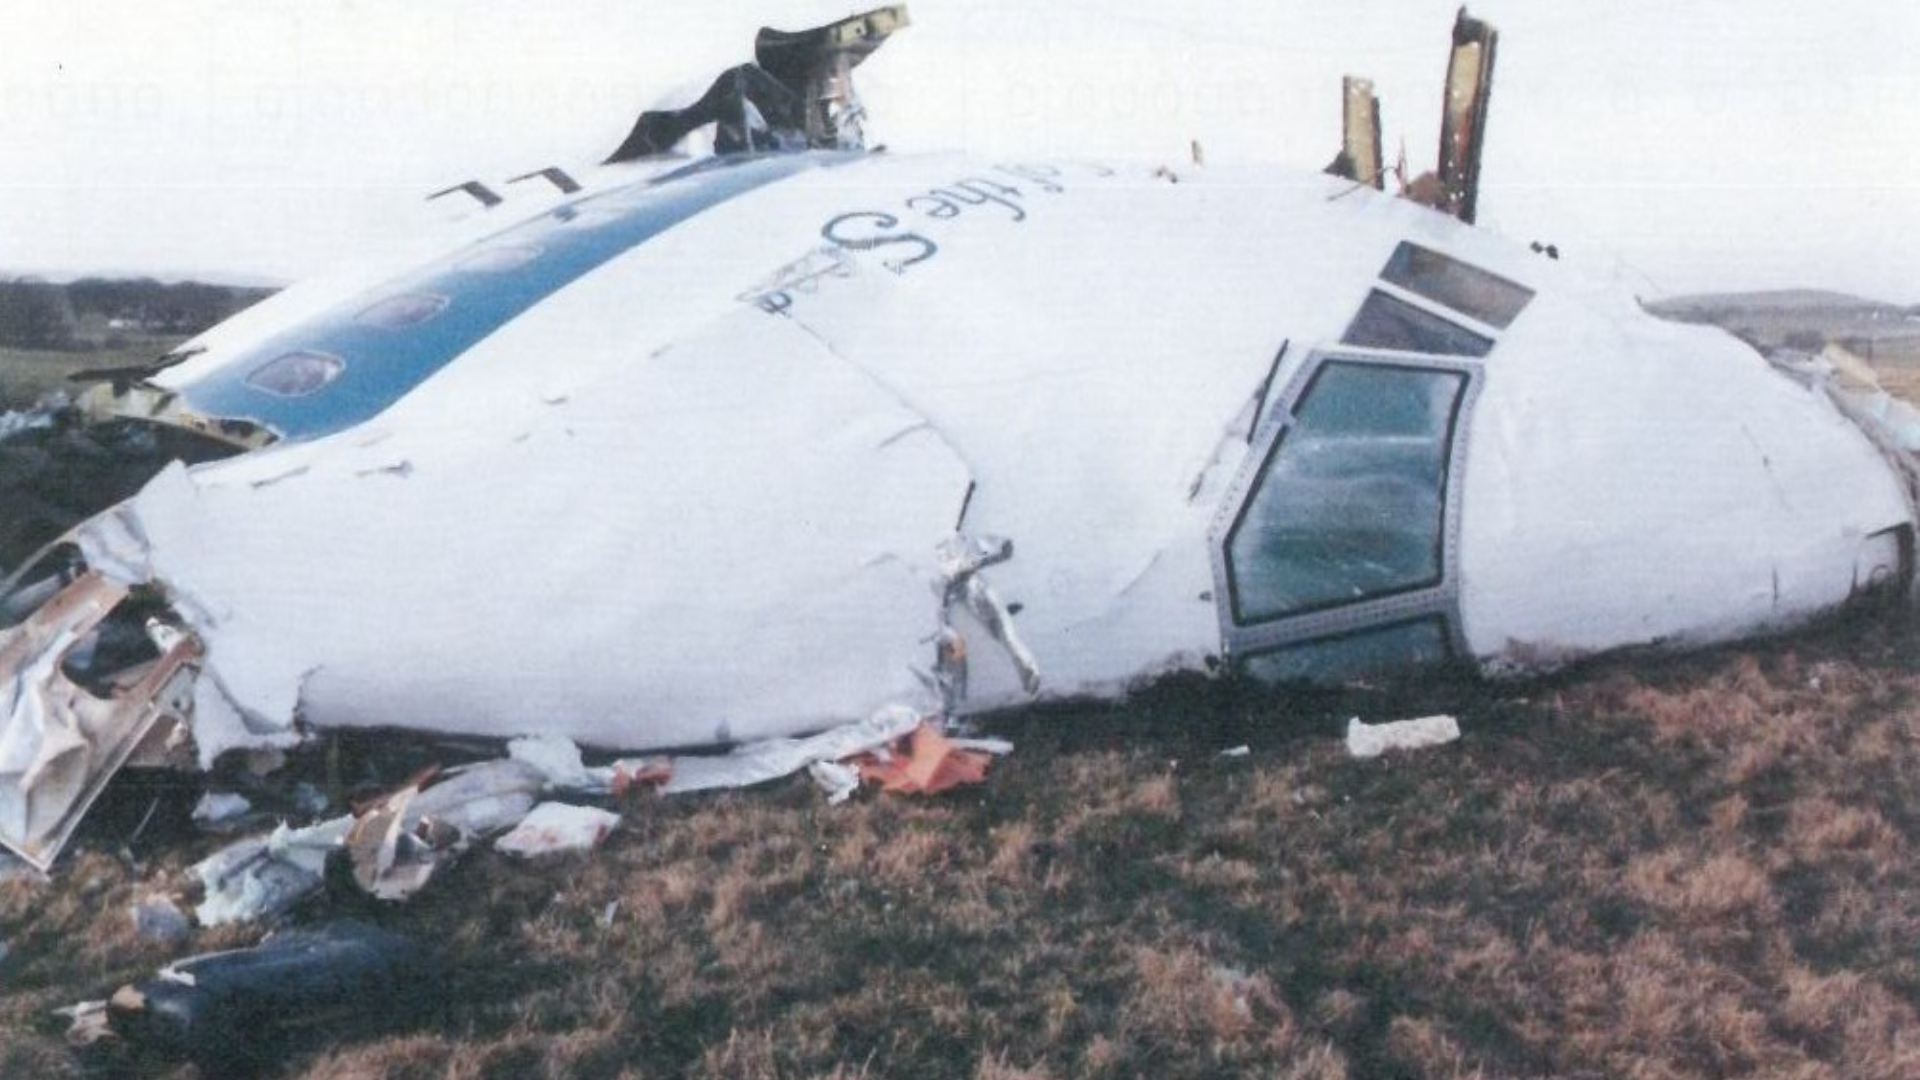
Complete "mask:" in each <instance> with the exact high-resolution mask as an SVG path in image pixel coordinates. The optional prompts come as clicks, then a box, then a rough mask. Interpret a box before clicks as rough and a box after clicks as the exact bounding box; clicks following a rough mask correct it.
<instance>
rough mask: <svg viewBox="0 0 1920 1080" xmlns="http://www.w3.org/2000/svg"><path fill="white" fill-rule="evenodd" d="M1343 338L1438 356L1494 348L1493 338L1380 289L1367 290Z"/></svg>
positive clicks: (1353, 342) (1362, 344) (1479, 353)
mask: <svg viewBox="0 0 1920 1080" xmlns="http://www.w3.org/2000/svg"><path fill="white" fill-rule="evenodd" d="M1340 340H1341V341H1342V342H1344V343H1346V344H1348V345H1358V346H1360V347H1362V348H1367V349H1393V350H1395V351H1397V352H1418V353H1433V354H1435V355H1438V356H1476V357H1477V356H1485V355H1487V354H1488V353H1489V352H1492V351H1493V339H1491V338H1487V337H1482V336H1481V335H1479V334H1476V333H1474V332H1473V331H1471V330H1468V329H1467V328H1466V327H1463V326H1455V325H1454V324H1453V323H1450V322H1448V321H1447V320H1445V319H1443V318H1441V317H1440V316H1438V315H1434V314H1431V313H1430V312H1426V311H1422V310H1421V309H1419V308H1417V307H1414V306H1413V305H1412V304H1409V303H1407V302H1406V301H1405V300H1401V299H1399V298H1397V297H1393V296H1388V295H1387V294H1386V293H1383V292H1381V291H1380V290H1378V289H1374V290H1372V291H1371V292H1369V293H1368V294H1367V300H1366V303H1364V304H1361V305H1360V314H1358V315H1355V316H1354V317H1353V322H1352V324H1351V325H1349V326H1348V327H1347V332H1346V334H1345V335H1343V336H1342V337H1341V339H1340Z"/></svg>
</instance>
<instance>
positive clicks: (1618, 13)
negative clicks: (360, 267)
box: [0, 0, 1920, 303]
mask: <svg viewBox="0 0 1920 1080" xmlns="http://www.w3.org/2000/svg"><path fill="white" fill-rule="evenodd" d="M910 6H911V11H912V17H913V22H914V25H913V26H912V27H911V28H909V29H908V30H906V31H904V32H903V33H901V34H900V35H898V36H897V37H896V38H895V39H894V40H893V41H892V42H890V43H889V44H888V45H887V47H886V48H885V49H884V50H882V51H881V52H880V53H879V54H877V55H876V56H875V57H874V58H873V59H872V60H871V61H869V63H868V64H867V65H866V66H865V67H863V68H862V69H861V75H862V76H864V77H863V78H862V79H861V80H860V87H861V92H862V95H863V97H864V98H865V100H866V102H867V105H868V107H869V110H870V111H871V112H872V113H873V115H874V118H875V119H874V122H873V124H872V127H871V130H872V131H873V132H874V133H875V134H876V136H877V137H878V138H880V139H883V140H884V141H886V142H887V143H888V144H890V145H891V146H892V147H893V148H894V149H895V150H898V151H908V150H915V149H944V148H952V147H956V146H959V147H965V148H972V149H978V150H982V151H987V152H993V153H1005V154H1015V153H1017V154H1021V155H1027V156H1036V155H1051V156H1101V157H1107V158H1114V157H1121V158H1140V159H1148V160H1156V161H1168V162H1174V163H1178V162H1180V161H1183V160H1184V159H1185V157H1186V154H1187V145H1188V141H1189V140H1190V139H1198V140H1200V142H1201V143H1202V145H1203V146H1204V147H1205V149H1206V154H1207V158H1208V161H1209V162H1211V163H1223V162H1238V161H1251V160H1269V161H1279V162H1284V163H1289V164H1293V165H1298V166H1301V167H1305V168H1319V167H1320V166H1322V165H1324V164H1325V163H1326V162H1327V160H1328V159H1330V158H1331V157H1332V156H1333V152H1334V150H1335V149H1336V148H1337V146H1338V134H1339V111H1340V102H1339V77H1340V75H1341V74H1343V73H1355V74H1365V75H1369V76H1371V77H1372V78H1373V79H1374V80H1375V83H1376V86H1377V88H1378V90H1379V92H1380V94H1381V96H1382V99H1383V128H1384V133H1385V137H1386V143H1387V147H1388V155H1389V157H1390V158H1391V157H1392V156H1393V155H1394V154H1395V153H1396V152H1397V148H1398V147H1399V146H1400V144H1401V142H1402V141H1404V143H1405V146H1406V152H1407V156H1408V159H1409V162H1410V164H1411V165H1413V166H1414V167H1415V168H1417V169H1425V168H1431V167H1432V165H1433V159H1434V156H1435V147H1436V144H1437V142H1438V134H1439V104H1440V84H1441V79H1442V75H1443V74H1444V71H1445V66H1446V43H1447V32H1448V30H1449V28H1450V26H1451V24H1452V18H1453V11H1454V7H1455V6H1456V5H1455V3H1454V0H1259V2H1254V0H1227V2H1226V3H1225V4H1222V5H1219V6H1218V7H1216V8H1213V9H1208V8H1206V7H1204V6H1197V7H1196V6H1191V5H1180V6H1179V7H1178V8H1176V6H1175V5H1174V4H1173V3H1172V2H1171V0H1160V2H1158V3H1150V2H1147V0H1113V2H1096V0H1056V2H1047V0H1029V2H1024V3H1015V2H1011V0H914V2H913V3H912V4H911V5H910ZM1470 8H1471V10H1472V12H1473V13H1474V14H1475V15H1477V16H1480V17H1483V18H1486V19H1488V20H1489V21H1491V22H1493V23H1494V24H1495V25H1496V26H1497V27H1498V28H1499V30H1500V32H1501V40H1500V51H1499V58H1498V65H1497V67H1496V71H1495V79H1494V97H1493V107H1492V116H1491V121H1490V124H1489V129H1488V136H1487V140H1488V141H1487V150H1486V158H1485V162H1484V165H1483V168H1482V182H1483V188H1482V194H1481V199H1480V209H1481V221H1482V224H1485V225H1488V226H1490V227H1492V228H1494V229H1496V230H1498V231H1501V232H1503V233H1506V234H1508V235H1510V236H1513V237H1515V238H1516V239H1519V240H1522V241H1525V240H1532V239H1542V240H1552V241H1554V242H1556V243H1558V244H1559V245H1560V246H1561V248H1562V249H1563V250H1564V251H1565V252H1566V253H1567V255H1568V257H1570V258H1574V259H1579V260H1583V261H1592V262H1594V263H1595V264H1597V265H1601V266H1603V267H1615V266H1618V267H1621V268H1622V270H1621V272H1622V274H1623V276H1624V277H1625V278H1626V279H1627V280H1629V281H1630V282H1632V283H1633V284H1634V287H1635V289H1636V291H1639V292H1642V293H1643V294H1645V293H1658V294H1674V293H1682V292H1695V291H1707V290H1720V289H1752V288H1774V287H1786V286H1801V285H1804V286H1815V287H1826V288H1836V289H1843V290H1848V291H1852V292H1857V293H1861V294H1863V295H1867V296H1872V297H1875V298H1879V299H1885V300H1891V301H1895V302H1900V303H1913V302H1916V301H1920V246H1916V244H1915V238H1916V237H1920V143H1917V142H1916V133H1917V132H1920V116H1916V113H1917V112H1920V62H1916V58H1920V5H1914V4H1908V3H1901V2H1895V0H1824V2H1822V3H1818V4H1812V3H1807V2H1806V0H1792V2H1786V0H1739V2H1735V0H1705V2H1699V0H1696V2H1692V3H1687V4H1676V3H1673V2H1672V0H1613V2H1611V3H1608V4H1604V5H1602V4H1584V3H1583V4H1574V3H1570V2H1558V0H1552V2H1550V0H1483V2H1479V3H1474V4H1472V5H1470ZM854 10H859V8H857V7H854V6H850V5H846V4H829V3H820V2H818V0H763V2H758V3H747V2H743V0H721V2H718V3H701V4H695V3H685V4H675V5H667V4H660V3H647V2H645V0H545V2H540V3H532V2H524V0H64V2H62V3H59V4H55V3H52V2H50V0H0V16H3V19H0V27H4V44H0V272H12V273H19V272H23V271H32V272H39V273H47V274H54V275H61V274H67V275H70V274H75V273H83V272H97V271H122V272H126V271H133V272H150V273H159V274H177V273H184V272H197V273H203V274H204V273H222V274H228V275H248V276H264V277H271V278H279V279H288V278H294V277H298V276H301V275H303V274H307V273H312V272H314V271H316V270H319V269H323V268H325V267H327V266H330V265H333V264H336V263H339V262H341V261H343V260H346V259H349V258H350V257H352V255H353V254H354V253H355V252H357V251H358V252H364V251H367V250H370V249H375V248H379V247H380V246H382V245H385V244H390V243H392V242H393V239H394V238H395V237H396V236H399V235H402V234H404V233H409V232H411V231H412V230H414V229H415V228H417V226H418V225H419V223H421V222H430V221H432V220H434V219H435V217H436V215H444V214H445V213H446V212H447V211H446V210H445V209H444V207H443V205H442V204H435V205H433V206H429V205H427V204H425V203H423V202H422V201H421V199H422V197H423V196H424V195H425V194H427V193H428V192H430V191H432V190H434V189H435V188H437V187H441V186H445V185H447V184H450V183H455V182H458V181H461V180H465V179H468V178H473V177H480V178H487V179H491V180H500V179H504V178H505V177H507V176H510V175H515V174H517V173H520V172H525V171H528V170H530V169H534V168H538V167H540V166H543V165H548V164H555V163H559V164H567V165H577V164H582V163H587V162H591V161H595V160H598V159H599V158H601V157H603V156H605V154H606V153H607V152H609V151H610V150H611V149H612V147H613V146H614V145H616V144H617V143H618V142H619V141H620V139H621V138H622V137H623V136H624V135H625V133H626V131H627V128H628V127H629V126H630V124H631V123H632V120H633V117H634V115H635V114H636V113H637V112H638V111H639V110H640V109H641V108H642V107H645V106H646V105H649V104H651V103H653V102H655V101H656V99H658V98H659V97H660V95H662V94H664V93H666V92H668V91H671V90H673V89H674V88H676V87H679V86H681V85H683V84H687V83H704V82H705V81H706V80H707V79H708V78H710V77H711V76H712V75H713V74H715V73H716V72H717V71H718V70H719V69H721V68H722V67H725V66H727V65H730V64H732V63H736V62H739V61H741V60H744V59H746V58H747V57H748V56H749V54H750V42H751V39H752V34H753V31H754V29H755V28H756V27H757V26H759V25H760V24H761V23H770V24H772V25H776V26H782V27H787V28H799V27H803V26H808V25H812V24H814V23H817V22H821V21H824V20H826V19H828V18H832V17H835V16H838V15H842V14H846V13H848V12H850V11H854Z"/></svg>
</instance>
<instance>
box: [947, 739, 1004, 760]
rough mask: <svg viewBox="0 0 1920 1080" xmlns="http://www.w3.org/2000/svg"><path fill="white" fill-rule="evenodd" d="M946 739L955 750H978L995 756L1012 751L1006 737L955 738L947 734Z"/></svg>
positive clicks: (1001, 755)
mask: <svg viewBox="0 0 1920 1080" xmlns="http://www.w3.org/2000/svg"><path fill="white" fill-rule="evenodd" d="M947 741H948V742H949V743H952V744H953V748H954V749H955V750H978V751H979V752H981V753H983V754H992V755H993V756H995V757H1006V756H1007V755H1008V754H1011V753H1013V744H1012V743H1011V742H1008V741H1007V740H1006V739H956V738H953V737H952V736H949V737H948V738H947Z"/></svg>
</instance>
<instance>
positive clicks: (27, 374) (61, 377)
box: [0, 336, 183, 411]
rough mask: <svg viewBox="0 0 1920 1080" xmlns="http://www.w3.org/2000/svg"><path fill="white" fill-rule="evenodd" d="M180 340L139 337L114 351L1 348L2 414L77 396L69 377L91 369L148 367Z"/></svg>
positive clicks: (102, 349) (0, 390)
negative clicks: (57, 395) (54, 395)
mask: <svg viewBox="0 0 1920 1080" xmlns="http://www.w3.org/2000/svg"><path fill="white" fill-rule="evenodd" d="M182 340H183V339H182V338H180V337H158V336H153V337H149V336H138V337H135V338H134V339H132V340H129V341H127V342H126V343H125V344H122V345H118V346H115V347H113V348H100V349H92V350H86V351H81V352H53V351H41V350H36V349H14V348H7V347H4V346H0V411H5V410H7V409H24V408H26V407H28V406H30V405H32V404H33V403H34V402H36V401H38V400H40V398H41V397H42V396H43V395H45V394H47V393H49V392H52V391H55V390H60V391H65V392H66V393H68V394H73V393H74V392H75V390H76V389H77V387H76V386H75V384H74V383H72V382H70V381H68V379H67V376H69V375H71V374H73V373H74V372H76V371H85V370H87V369H89V368H111V367H127V366H131V365H135V364H145V363H148V362H149V361H152V360H154V359H157V358H158V357H160V356H162V355H165V353H166V352H167V350H169V349H171V348H173V347H174V346H175V345H178V344H179V343H180V342H181V341H182Z"/></svg>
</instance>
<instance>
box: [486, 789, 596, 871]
mask: <svg viewBox="0 0 1920 1080" xmlns="http://www.w3.org/2000/svg"><path fill="white" fill-rule="evenodd" d="M618 824H620V815H618V814H614V813H609V812H608V811H605V810H600V809H596V808H594V807H591V806H570V805H568V804H566V803H557V802H545V803H541V804H540V805H539V806H536V807H534V808H533V812H532V813H530V814H528V815H527V816H526V817H525V818H524V819H523V820H522V821H521V822H520V824H519V825H516V826H514V828H513V831H512V832H509V833H507V835H505V836H503V837H501V838H500V839H498V840H496V841H494V844H493V847H494V850H495V851H500V852H504V853H506V854H508V855H518V856H521V857H522V858H528V857H531V856H535V855H552V854H557V853H560V852H567V851H590V850H592V849H593V848H594V847H596V846H597V845H598V844H599V843H600V841H601V840H603V839H605V838H606V835H607V834H608V833H609V832H612V831H613V828H614V826H616V825H618Z"/></svg>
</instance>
